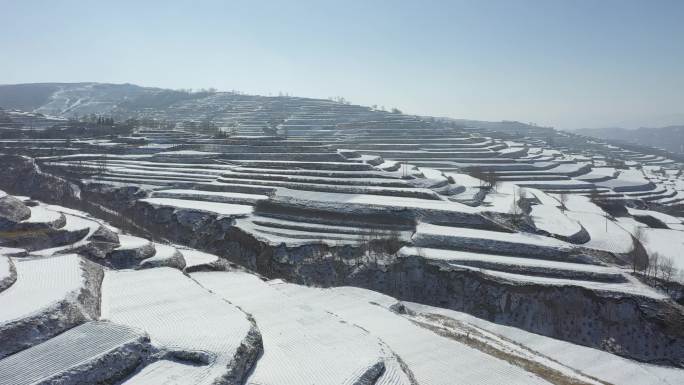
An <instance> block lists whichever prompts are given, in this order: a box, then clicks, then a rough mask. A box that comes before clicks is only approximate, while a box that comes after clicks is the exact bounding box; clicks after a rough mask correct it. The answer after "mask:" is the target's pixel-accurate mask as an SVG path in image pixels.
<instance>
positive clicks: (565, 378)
mask: <svg viewBox="0 0 684 385" xmlns="http://www.w3.org/2000/svg"><path fill="white" fill-rule="evenodd" d="M407 317H408V319H409V320H410V321H411V322H413V323H414V324H416V325H418V326H420V327H423V328H425V329H428V330H430V331H432V332H434V333H436V334H438V335H440V336H442V337H445V338H449V339H452V340H455V341H458V342H460V343H463V344H466V345H468V346H470V347H472V348H474V349H477V350H479V351H481V352H483V353H485V354H488V355H490V356H493V357H496V358H498V359H501V360H504V361H506V362H508V363H510V364H512V365H515V366H518V367H520V368H522V369H524V370H526V371H528V372H530V373H533V374H535V375H537V376H539V377H540V378H542V379H544V380H546V381H548V382H550V383H552V384H555V385H596V384H602V385H611V384H610V383H607V382H604V381H601V380H599V379H597V378H595V377H591V376H588V375H586V374H584V373H580V372H578V371H577V370H575V369H572V368H569V367H567V366H565V365H563V364H561V363H559V362H558V361H556V360H554V359H552V358H550V357H548V356H545V355H543V354H541V353H540V352H537V351H535V350H533V349H530V348H528V347H526V346H523V345H520V344H518V343H517V342H515V341H512V340H510V339H507V338H505V337H502V336H500V335H496V336H495V337H494V335H490V333H489V332H484V331H483V330H481V329H479V328H477V327H475V326H473V325H469V324H466V323H463V322H461V321H458V320H454V319H452V318H448V317H445V316H441V315H438V314H420V315H407ZM495 338H496V339H498V341H497V340H496V339H495ZM526 356H539V357H543V358H544V359H545V360H548V361H551V362H553V363H555V364H557V365H559V366H564V367H565V368H567V369H568V370H569V371H572V372H573V373H574V374H575V375H574V376H570V375H568V374H567V373H563V372H561V371H560V370H557V369H555V368H552V367H550V366H547V365H545V364H543V363H542V362H539V361H535V360H533V359H531V358H528V357H526Z"/></svg>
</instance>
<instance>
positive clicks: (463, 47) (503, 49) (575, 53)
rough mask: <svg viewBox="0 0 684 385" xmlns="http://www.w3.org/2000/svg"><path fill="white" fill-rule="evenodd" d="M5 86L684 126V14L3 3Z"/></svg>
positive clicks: (319, 4)
mask: <svg viewBox="0 0 684 385" xmlns="http://www.w3.org/2000/svg"><path fill="white" fill-rule="evenodd" d="M0 52H2V55H1V56H0V83H23V82H46V81H60V82H71V81H100V82H115V83H124V82H129V83H135V84H140V85H148V86H159V87H169V88H201V87H216V88H218V89H221V90H231V89H237V90H241V91H245V92H249V93H258V94H264V95H267V94H269V93H272V94H277V93H278V92H287V93H289V94H291V95H297V96H310V97H328V96H344V97H345V98H347V99H349V100H351V101H352V102H354V103H359V104H365V105H370V104H378V105H384V106H386V107H388V108H389V107H398V108H400V109H402V110H404V111H405V112H408V113H415V114H426V115H438V116H450V117H456V118H472V119H487V120H502V119H511V120H520V121H525V122H536V123H538V124H543V125H553V126H556V127H559V128H576V127H596V126H613V125H624V126H639V125H660V124H674V123H680V124H684V0H670V1H666V0H641V1H629V0H566V1H554V0H536V1H533V0H525V1H523V0H501V1H493V0H492V1H487V0H479V1H476V0H471V1H456V0H454V1H418V0H416V1H372V0H366V1H343V0H337V1H299V0H292V1H247V0H243V1H201V0H195V1H173V0H167V1H142V0H139V1H127V0H126V1H108V2H105V1H59V0H54V1H49V0H45V1H34V0H15V1H7V0H0Z"/></svg>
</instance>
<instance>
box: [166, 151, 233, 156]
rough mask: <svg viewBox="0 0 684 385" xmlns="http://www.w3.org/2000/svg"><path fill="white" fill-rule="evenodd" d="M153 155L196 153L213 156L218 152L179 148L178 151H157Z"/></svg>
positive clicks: (186, 154) (189, 154)
mask: <svg viewBox="0 0 684 385" xmlns="http://www.w3.org/2000/svg"><path fill="white" fill-rule="evenodd" d="M155 155H166V156H169V155H170V156H197V155H203V156H215V155H220V153H219V152H206V151H195V150H180V151H165V152H159V153H157V154H155Z"/></svg>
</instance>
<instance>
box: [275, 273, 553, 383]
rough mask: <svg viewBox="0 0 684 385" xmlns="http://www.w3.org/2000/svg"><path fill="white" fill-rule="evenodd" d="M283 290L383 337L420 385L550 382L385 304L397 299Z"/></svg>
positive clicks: (359, 292)
mask: <svg viewBox="0 0 684 385" xmlns="http://www.w3.org/2000/svg"><path fill="white" fill-rule="evenodd" d="M274 287H276V288H277V289H278V290H279V291H281V292H282V293H284V294H285V295H287V296H289V297H290V298H293V299H296V300H298V301H301V302H303V303H306V304H307V305H308V306H310V307H315V308H320V309H322V310H325V311H329V312H331V313H333V314H335V315H337V316H339V317H340V318H342V319H344V320H345V321H346V322H349V323H352V324H355V325H358V326H359V327H362V328H363V329H364V330H367V331H368V332H369V333H371V334H372V335H374V336H376V337H377V338H379V339H381V340H382V341H383V342H384V343H385V344H387V346H388V347H389V348H390V349H392V351H393V352H394V353H396V354H397V355H398V356H399V357H401V359H402V360H403V361H404V362H405V363H406V364H407V365H408V367H409V368H410V369H411V371H412V372H413V375H414V377H415V379H416V381H417V382H418V383H420V384H430V385H441V384H444V385H453V384H508V385H515V384H547V382H546V381H543V380H541V379H540V378H539V377H536V376H535V375H533V374H531V373H529V372H526V371H525V370H523V369H522V368H520V367H516V366H514V365H512V364H509V363H508V362H505V361H502V360H499V359H497V358H495V357H493V356H489V355H487V354H485V353H482V352H481V351H479V350H476V349H474V348H471V347H469V346H467V345H464V344H462V343H460V342H457V341H455V340H451V339H447V338H444V337H440V336H439V335H437V334H435V333H433V332H432V331H430V330H427V329H425V328H422V327H420V326H418V325H416V324H414V323H412V322H411V321H410V320H408V319H406V318H403V317H401V316H399V315H397V314H395V313H393V312H391V311H390V310H388V309H387V308H386V307H387V306H389V305H391V304H393V303H395V302H396V300H395V299H394V298H391V297H387V296H385V295H382V294H379V293H375V292H372V291H370V290H364V289H358V288H351V287H340V288H334V289H317V288H307V287H303V286H298V285H293V284H277V285H275V286H274Z"/></svg>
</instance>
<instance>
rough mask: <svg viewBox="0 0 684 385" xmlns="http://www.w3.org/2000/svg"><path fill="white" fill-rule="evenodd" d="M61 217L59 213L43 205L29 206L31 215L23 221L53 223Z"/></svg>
mask: <svg viewBox="0 0 684 385" xmlns="http://www.w3.org/2000/svg"><path fill="white" fill-rule="evenodd" d="M60 218H61V214H60V213H58V212H55V211H52V210H49V209H48V208H47V207H45V206H44V205H39V206H34V207H31V217H30V218H28V219H26V220H25V221H23V223H53V222H56V221H58V220H59V219H60Z"/></svg>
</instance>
